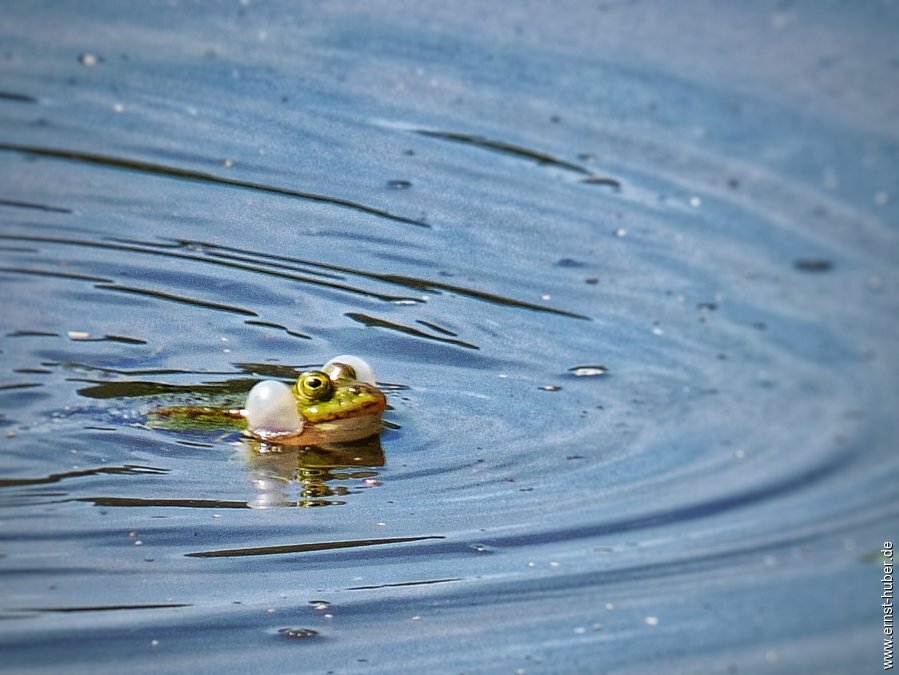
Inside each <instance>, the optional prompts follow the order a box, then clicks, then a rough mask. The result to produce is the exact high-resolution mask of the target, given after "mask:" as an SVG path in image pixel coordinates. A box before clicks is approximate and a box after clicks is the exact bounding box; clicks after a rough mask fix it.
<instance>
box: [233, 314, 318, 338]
mask: <svg viewBox="0 0 899 675" xmlns="http://www.w3.org/2000/svg"><path fill="white" fill-rule="evenodd" d="M244 323H245V324H247V325H248V326H262V327H264V328H274V329H276V330H283V331H284V332H285V333H287V334H288V335H291V336H293V337H296V338H302V339H303V340H311V339H312V338H311V337H310V336H309V335H306V334H305V333H299V332H297V331H295V330H290V329H289V328H288V327H287V326H282V325H281V324H279V323H271V322H269V321H254V320H252V319H247V320H246V321H244Z"/></svg>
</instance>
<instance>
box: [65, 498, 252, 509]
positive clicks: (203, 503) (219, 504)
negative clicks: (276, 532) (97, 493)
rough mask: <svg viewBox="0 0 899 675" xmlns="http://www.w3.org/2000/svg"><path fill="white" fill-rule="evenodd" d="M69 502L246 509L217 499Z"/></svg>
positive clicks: (245, 506)
mask: <svg viewBox="0 0 899 675" xmlns="http://www.w3.org/2000/svg"><path fill="white" fill-rule="evenodd" d="M66 501H71V502H86V503H88V504H93V505H94V506H140V507H147V506H154V507H160V506H161V507H175V508H185V509H248V508H250V507H249V505H248V504H247V503H246V502H238V501H222V500H219V499H139V498H137V497H78V498H77V499H68V500H66Z"/></svg>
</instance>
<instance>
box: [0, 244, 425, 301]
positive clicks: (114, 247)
mask: <svg viewBox="0 0 899 675" xmlns="http://www.w3.org/2000/svg"><path fill="white" fill-rule="evenodd" d="M0 239H6V240H15V241H33V242H42V243H48V244H60V245H62V246H83V247H85V248H99V249H106V250H111V251H128V252H131V253H143V254H145V255H157V256H162V257H166V258H175V259H178V260H190V261H193V262H199V263H204V264H207V265H216V266H219V267H229V268H232V269H239V270H244V271H246V272H254V273H257V274H265V275H268V276H272V277H278V278H280V279H289V280H291V281H298V282H300V283H305V284H312V285H315V286H322V287H324V288H333V289H335V290H338V291H343V292H345V293H353V294H356V295H362V296H365V297H369V298H376V299H378V300H384V301H386V302H398V301H404V302H415V303H421V302H423V301H422V300H421V299H419V298H410V297H404V296H397V295H384V294H382V293H375V292H373V291H368V290H366V289H363V288H355V287H353V286H347V285H344V284H339V283H336V282H333V281H325V280H323V279H313V278H310V277H306V276H302V275H299V274H289V273H287V272H279V271H277V270H273V269H268V268H265V267H255V266H252V265H242V264H238V263H236V262H229V261H227V260H219V259H214V258H209V257H207V256H204V255H195V254H190V253H180V252H176V251H170V250H160V245H159V244H154V243H146V244H143V243H139V245H127V244H123V243H112V242H99V241H84V240H80V239H65V238H62V237H30V236H23V235H4V234H0ZM150 247H152V248H150ZM2 271H3V268H0V272H2ZM8 271H12V272H19V273H21V274H45V275H50V276H59V275H61V274H62V273H53V272H38V271H35V272H32V271H29V270H20V269H10V270H8ZM63 278H65V277H63ZM71 278H75V279H81V278H82V276H81V275H78V276H73V277H71ZM84 280H85V281H99V282H103V283H113V281H112V279H93V278H88V277H84ZM253 316H255V314H254V315H253Z"/></svg>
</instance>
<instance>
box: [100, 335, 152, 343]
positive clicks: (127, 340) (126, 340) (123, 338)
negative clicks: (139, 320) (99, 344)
mask: <svg viewBox="0 0 899 675" xmlns="http://www.w3.org/2000/svg"><path fill="white" fill-rule="evenodd" d="M102 341H103V342H121V343H123V344H126V345H145V344H147V341H146V340H141V339H140V338H133V337H128V336H126V335H106V336H104V337H103V339H102Z"/></svg>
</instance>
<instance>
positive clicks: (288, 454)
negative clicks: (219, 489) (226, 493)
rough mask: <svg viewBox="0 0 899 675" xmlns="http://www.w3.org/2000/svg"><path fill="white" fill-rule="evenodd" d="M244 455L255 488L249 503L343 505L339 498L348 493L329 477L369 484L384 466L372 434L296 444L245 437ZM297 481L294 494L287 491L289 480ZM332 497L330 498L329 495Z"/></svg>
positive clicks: (289, 484)
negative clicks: (349, 440) (344, 440)
mask: <svg viewBox="0 0 899 675" xmlns="http://www.w3.org/2000/svg"><path fill="white" fill-rule="evenodd" d="M244 446H245V447H246V450H247V451H246V453H245V458H246V461H247V466H248V467H249V468H250V471H251V472H252V477H251V478H252V481H253V485H254V486H255V487H256V489H257V490H258V494H257V496H256V499H254V500H253V501H252V502H251V504H250V506H252V507H254V508H271V507H277V506H291V505H296V506H328V505H332V504H343V500H342V499H340V498H341V497H343V496H345V495H347V494H350V492H351V490H350V488H348V487H346V486H345V485H342V484H341V485H333V483H334V482H335V481H337V482H340V483H345V482H346V481H353V482H357V481H363V480H366V481H367V482H368V484H369V485H371V484H377V483H376V482H374V483H373V482H372V481H373V479H374V477H375V476H377V475H378V472H377V471H375V470H373V468H374V467H379V466H383V465H384V451H383V450H382V448H381V441H380V439H379V438H378V437H377V436H370V437H369V438H367V439H365V440H362V441H356V442H354V443H332V444H327V445H320V446H315V447H307V448H298V447H295V446H294V447H285V446H279V445H267V444H266V443H262V442H260V441H256V440H251V439H247V440H246V441H245V443H244ZM295 481H296V482H297V483H298V484H299V494H298V495H297V496H296V497H295V498H294V497H292V496H291V494H290V493H291V492H292V489H291V485H292V484H293V483H294V482H295ZM335 498H336V499H335Z"/></svg>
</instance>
